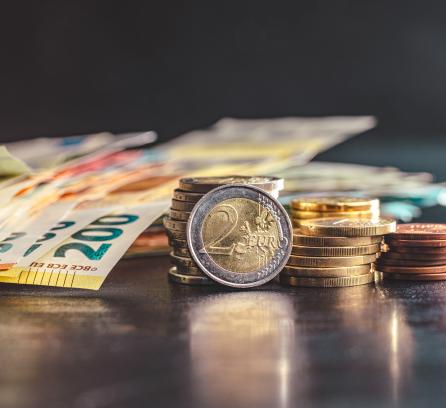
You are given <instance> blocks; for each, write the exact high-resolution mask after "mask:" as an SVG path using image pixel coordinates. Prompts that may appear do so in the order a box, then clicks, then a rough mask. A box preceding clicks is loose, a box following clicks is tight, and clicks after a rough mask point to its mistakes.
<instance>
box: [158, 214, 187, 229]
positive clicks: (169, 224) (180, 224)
mask: <svg viewBox="0 0 446 408" xmlns="http://www.w3.org/2000/svg"><path fill="white" fill-rule="evenodd" d="M163 225H164V226H165V227H166V228H167V229H168V230H171V231H180V232H186V226H187V222H186V221H178V220H173V219H172V218H170V217H164V218H163Z"/></svg>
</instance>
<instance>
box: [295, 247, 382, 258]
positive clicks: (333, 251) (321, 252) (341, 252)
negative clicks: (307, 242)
mask: <svg viewBox="0 0 446 408" xmlns="http://www.w3.org/2000/svg"><path fill="white" fill-rule="evenodd" d="M380 248H381V245H379V244H373V245H364V246H355V247H307V246H300V245H299V246H293V249H292V251H291V253H292V254H293V255H304V256H355V255H370V254H376V253H377V252H379V250H380Z"/></svg>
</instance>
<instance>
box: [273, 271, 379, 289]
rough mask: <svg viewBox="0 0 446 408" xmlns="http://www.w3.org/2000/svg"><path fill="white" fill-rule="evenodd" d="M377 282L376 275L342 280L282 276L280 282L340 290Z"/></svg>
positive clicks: (350, 277) (348, 277) (349, 277)
mask: <svg viewBox="0 0 446 408" xmlns="http://www.w3.org/2000/svg"><path fill="white" fill-rule="evenodd" d="M374 281H375V274H374V273H373V272H372V273H367V274H365V275H358V276H343V277H340V278H301V277H296V276H288V275H282V274H281V275H280V282H281V283H283V284H287V285H291V286H310V287H323V288H339V287H344V286H357V285H365V284H367V283H372V282H374Z"/></svg>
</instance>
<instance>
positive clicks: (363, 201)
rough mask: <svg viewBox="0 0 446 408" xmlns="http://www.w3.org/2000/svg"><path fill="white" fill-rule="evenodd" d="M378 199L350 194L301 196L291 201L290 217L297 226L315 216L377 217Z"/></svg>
mask: <svg viewBox="0 0 446 408" xmlns="http://www.w3.org/2000/svg"><path fill="white" fill-rule="evenodd" d="M379 215H380V210H379V200H378V199H372V198H359V197H351V196H302V197H299V198H296V199H294V200H292V201H291V219H292V221H293V225H294V227H296V228H299V226H300V224H301V223H302V222H303V221H307V220H314V219H316V218H344V217H346V218H365V219H368V218H373V217H379Z"/></svg>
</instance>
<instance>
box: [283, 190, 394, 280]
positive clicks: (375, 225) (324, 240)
mask: <svg viewBox="0 0 446 408" xmlns="http://www.w3.org/2000/svg"><path fill="white" fill-rule="evenodd" d="M300 200H301V203H302V204H299V205H300V206H301V207H305V205H304V200H305V198H304V197H302V198H300ZM317 200H318V201H316V200H315V199H314V197H310V198H309V200H308V204H311V205H310V206H308V207H311V208H313V209H316V208H317V207H316V206H315V205H316V204H318V203H319V205H320V207H321V209H330V211H331V212H332V213H335V212H336V210H338V211H339V213H340V214H344V213H347V212H348V211H350V210H352V211H353V209H355V208H362V209H361V210H360V211H366V209H367V208H370V209H372V208H373V210H372V211H373V212H377V213H379V202H378V204H375V203H376V202H377V200H375V199H364V198H352V197H345V198H344V197H318V198H317ZM395 228H396V223H395V221H394V220H393V219H390V218H381V217H379V216H373V217H370V218H367V217H364V216H363V215H362V214H361V216H360V217H359V218H355V217H353V216H349V217H339V218H315V219H307V220H301V221H300V222H299V228H296V229H295V230H294V235H293V247H292V251H291V256H290V258H289V260H288V264H287V266H286V267H285V268H284V270H283V271H282V273H281V275H280V281H281V282H282V283H283V284H288V285H292V286H314V287H344V286H356V285H363V284H368V283H371V282H374V280H375V274H374V262H375V261H376V259H377V257H378V256H379V254H380V251H381V243H382V241H383V236H384V235H385V234H388V233H391V232H393V231H395Z"/></svg>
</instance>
